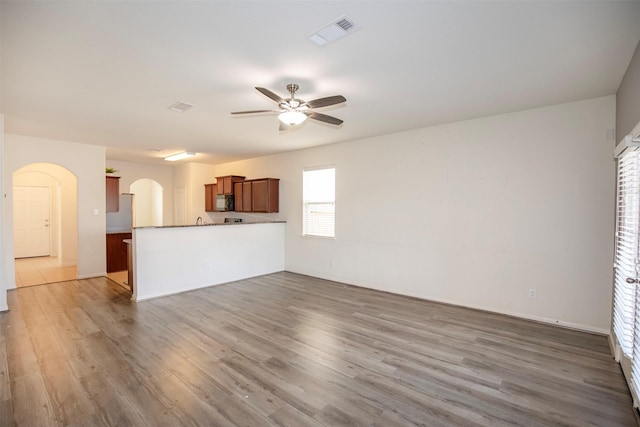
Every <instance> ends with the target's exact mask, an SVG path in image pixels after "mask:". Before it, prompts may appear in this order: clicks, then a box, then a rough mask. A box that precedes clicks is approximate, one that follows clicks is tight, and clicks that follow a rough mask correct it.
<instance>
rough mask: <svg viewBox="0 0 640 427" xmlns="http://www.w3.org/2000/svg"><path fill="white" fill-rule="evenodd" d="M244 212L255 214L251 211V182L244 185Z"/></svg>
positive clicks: (245, 182)
mask: <svg viewBox="0 0 640 427" xmlns="http://www.w3.org/2000/svg"><path fill="white" fill-rule="evenodd" d="M242 212H253V211H252V210H251V181H244V182H243V183H242Z"/></svg>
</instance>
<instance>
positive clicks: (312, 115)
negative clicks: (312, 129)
mask: <svg viewBox="0 0 640 427" xmlns="http://www.w3.org/2000/svg"><path fill="white" fill-rule="evenodd" d="M305 114H306V115H307V116H308V117H309V118H310V119H313V120H318V121H319V122H325V123H329V124H332V125H337V126H339V125H341V124H342V123H344V121H343V120H340V119H338V118H337V117H333V116H327V115H326V114H322V113H316V112H313V111H305Z"/></svg>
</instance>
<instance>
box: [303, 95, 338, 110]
mask: <svg viewBox="0 0 640 427" xmlns="http://www.w3.org/2000/svg"><path fill="white" fill-rule="evenodd" d="M343 102H347V99H346V98H345V97H344V96H342V95H335V96H327V97H326V98H318V99H314V100H313V101H309V102H306V103H305V104H307V106H308V107H309V108H320V107H328V106H329V105H336V104H341V103H343Z"/></svg>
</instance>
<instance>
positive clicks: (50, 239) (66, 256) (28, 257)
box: [12, 163, 78, 287]
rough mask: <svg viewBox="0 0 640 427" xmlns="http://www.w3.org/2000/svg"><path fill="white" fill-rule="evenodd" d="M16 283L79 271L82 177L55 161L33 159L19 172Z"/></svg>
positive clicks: (15, 182) (42, 280)
mask: <svg viewBox="0 0 640 427" xmlns="http://www.w3.org/2000/svg"><path fill="white" fill-rule="evenodd" d="M12 185H13V194H14V198H13V227H14V233H13V234H14V262H15V279H16V286H17V287H22V286H31V285H39V284H44V283H53V282H59V281H64V280H72V279H75V278H76V277H77V262H78V218H77V217H78V214H77V186H78V184H77V178H76V176H75V175H74V174H73V173H71V172H70V171H69V170H68V169H66V168H64V167H62V166H59V165H56V164H53V163H32V164H29V165H26V166H24V167H22V168H20V169H18V170H16V171H15V172H14V173H13V182H12Z"/></svg>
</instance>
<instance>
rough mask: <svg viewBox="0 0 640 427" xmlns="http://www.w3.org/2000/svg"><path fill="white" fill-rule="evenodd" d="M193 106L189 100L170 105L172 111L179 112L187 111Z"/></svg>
mask: <svg viewBox="0 0 640 427" xmlns="http://www.w3.org/2000/svg"><path fill="white" fill-rule="evenodd" d="M191 107H193V104H189V103H187V102H182V101H178V102H176V103H175V104H173V105H170V106H169V107H168V108H169V110H171V111H176V112H178V113H184V112H185V111H187V110H189V109H190V108H191Z"/></svg>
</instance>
